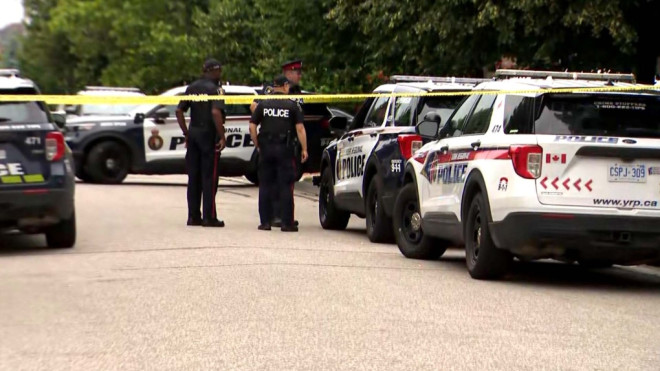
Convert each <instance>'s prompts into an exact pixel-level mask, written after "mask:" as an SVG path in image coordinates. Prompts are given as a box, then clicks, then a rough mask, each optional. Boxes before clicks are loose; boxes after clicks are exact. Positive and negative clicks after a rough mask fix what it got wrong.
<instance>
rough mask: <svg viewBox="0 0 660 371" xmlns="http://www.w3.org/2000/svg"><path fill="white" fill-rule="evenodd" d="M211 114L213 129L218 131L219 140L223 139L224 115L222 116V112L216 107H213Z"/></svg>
mask: <svg viewBox="0 0 660 371" xmlns="http://www.w3.org/2000/svg"><path fill="white" fill-rule="evenodd" d="M211 112H212V113H213V121H215V128H216V129H217V130H218V134H220V138H224V137H225V117H224V116H225V115H224V114H223V112H222V110H220V109H219V108H217V107H213V110H212V111H211Z"/></svg>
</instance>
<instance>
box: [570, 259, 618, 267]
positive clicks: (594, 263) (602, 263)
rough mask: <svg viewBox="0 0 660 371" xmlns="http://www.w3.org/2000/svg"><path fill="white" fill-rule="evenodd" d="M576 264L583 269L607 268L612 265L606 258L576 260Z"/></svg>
mask: <svg viewBox="0 0 660 371" xmlns="http://www.w3.org/2000/svg"><path fill="white" fill-rule="evenodd" d="M578 264H579V265H580V266H581V267H583V268H585V269H607V268H612V266H613V265H614V263H612V262H610V261H607V260H578Z"/></svg>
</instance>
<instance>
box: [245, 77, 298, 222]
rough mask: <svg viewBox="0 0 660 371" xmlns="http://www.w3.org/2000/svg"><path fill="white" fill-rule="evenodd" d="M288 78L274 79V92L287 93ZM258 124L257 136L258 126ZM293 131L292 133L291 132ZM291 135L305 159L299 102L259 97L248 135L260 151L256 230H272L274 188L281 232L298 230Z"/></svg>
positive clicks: (294, 165) (293, 148) (293, 146)
mask: <svg viewBox="0 0 660 371" xmlns="http://www.w3.org/2000/svg"><path fill="white" fill-rule="evenodd" d="M288 93H289V81H288V80H287V78H286V77H284V76H283V75H280V76H277V77H276V78H275V80H273V94H276V95H277V94H280V95H281V94H288ZM258 126H261V127H260V130H259V134H258V135H257V127H258ZM294 133H295V134H294ZM294 135H296V136H297V137H298V140H299V142H300V144H301V147H302V153H301V161H302V162H305V161H307V157H308V155H307V137H306V133H305V126H304V125H303V113H302V109H301V108H300V105H299V104H298V103H296V102H294V101H292V100H290V99H264V100H261V101H260V102H259V103H258V104H257V107H256V109H255V110H254V112H253V113H252V119H251V120H250V136H251V137H252V141H253V142H254V145H255V146H256V148H257V150H258V151H259V218H260V223H261V224H259V227H258V229H259V230H266V231H269V230H271V221H272V220H273V217H274V215H273V202H272V199H271V196H272V194H273V192H274V189H273V187H277V189H278V190H279V201H280V212H281V219H282V226H281V230H282V231H283V232H297V231H298V227H297V226H296V225H295V224H294V217H293V211H294V204H293V185H294V183H295V180H296V173H297V170H296V159H295V152H294V150H295V145H296V144H295V142H294Z"/></svg>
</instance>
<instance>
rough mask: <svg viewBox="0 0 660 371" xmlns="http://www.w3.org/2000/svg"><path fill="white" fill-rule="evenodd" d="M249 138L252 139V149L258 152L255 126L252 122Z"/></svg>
mask: <svg viewBox="0 0 660 371" xmlns="http://www.w3.org/2000/svg"><path fill="white" fill-rule="evenodd" d="M250 138H252V142H253V143H254V147H255V148H256V149H257V150H259V141H258V140H257V124H255V123H254V122H252V121H250Z"/></svg>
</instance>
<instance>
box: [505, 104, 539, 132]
mask: <svg viewBox="0 0 660 371" xmlns="http://www.w3.org/2000/svg"><path fill="white" fill-rule="evenodd" d="M533 111H534V98H531V97H523V96H520V95H507V96H506V97H505V98H504V133H506V134H532V132H533V129H534V128H533V125H532V118H533V116H532V113H533Z"/></svg>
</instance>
